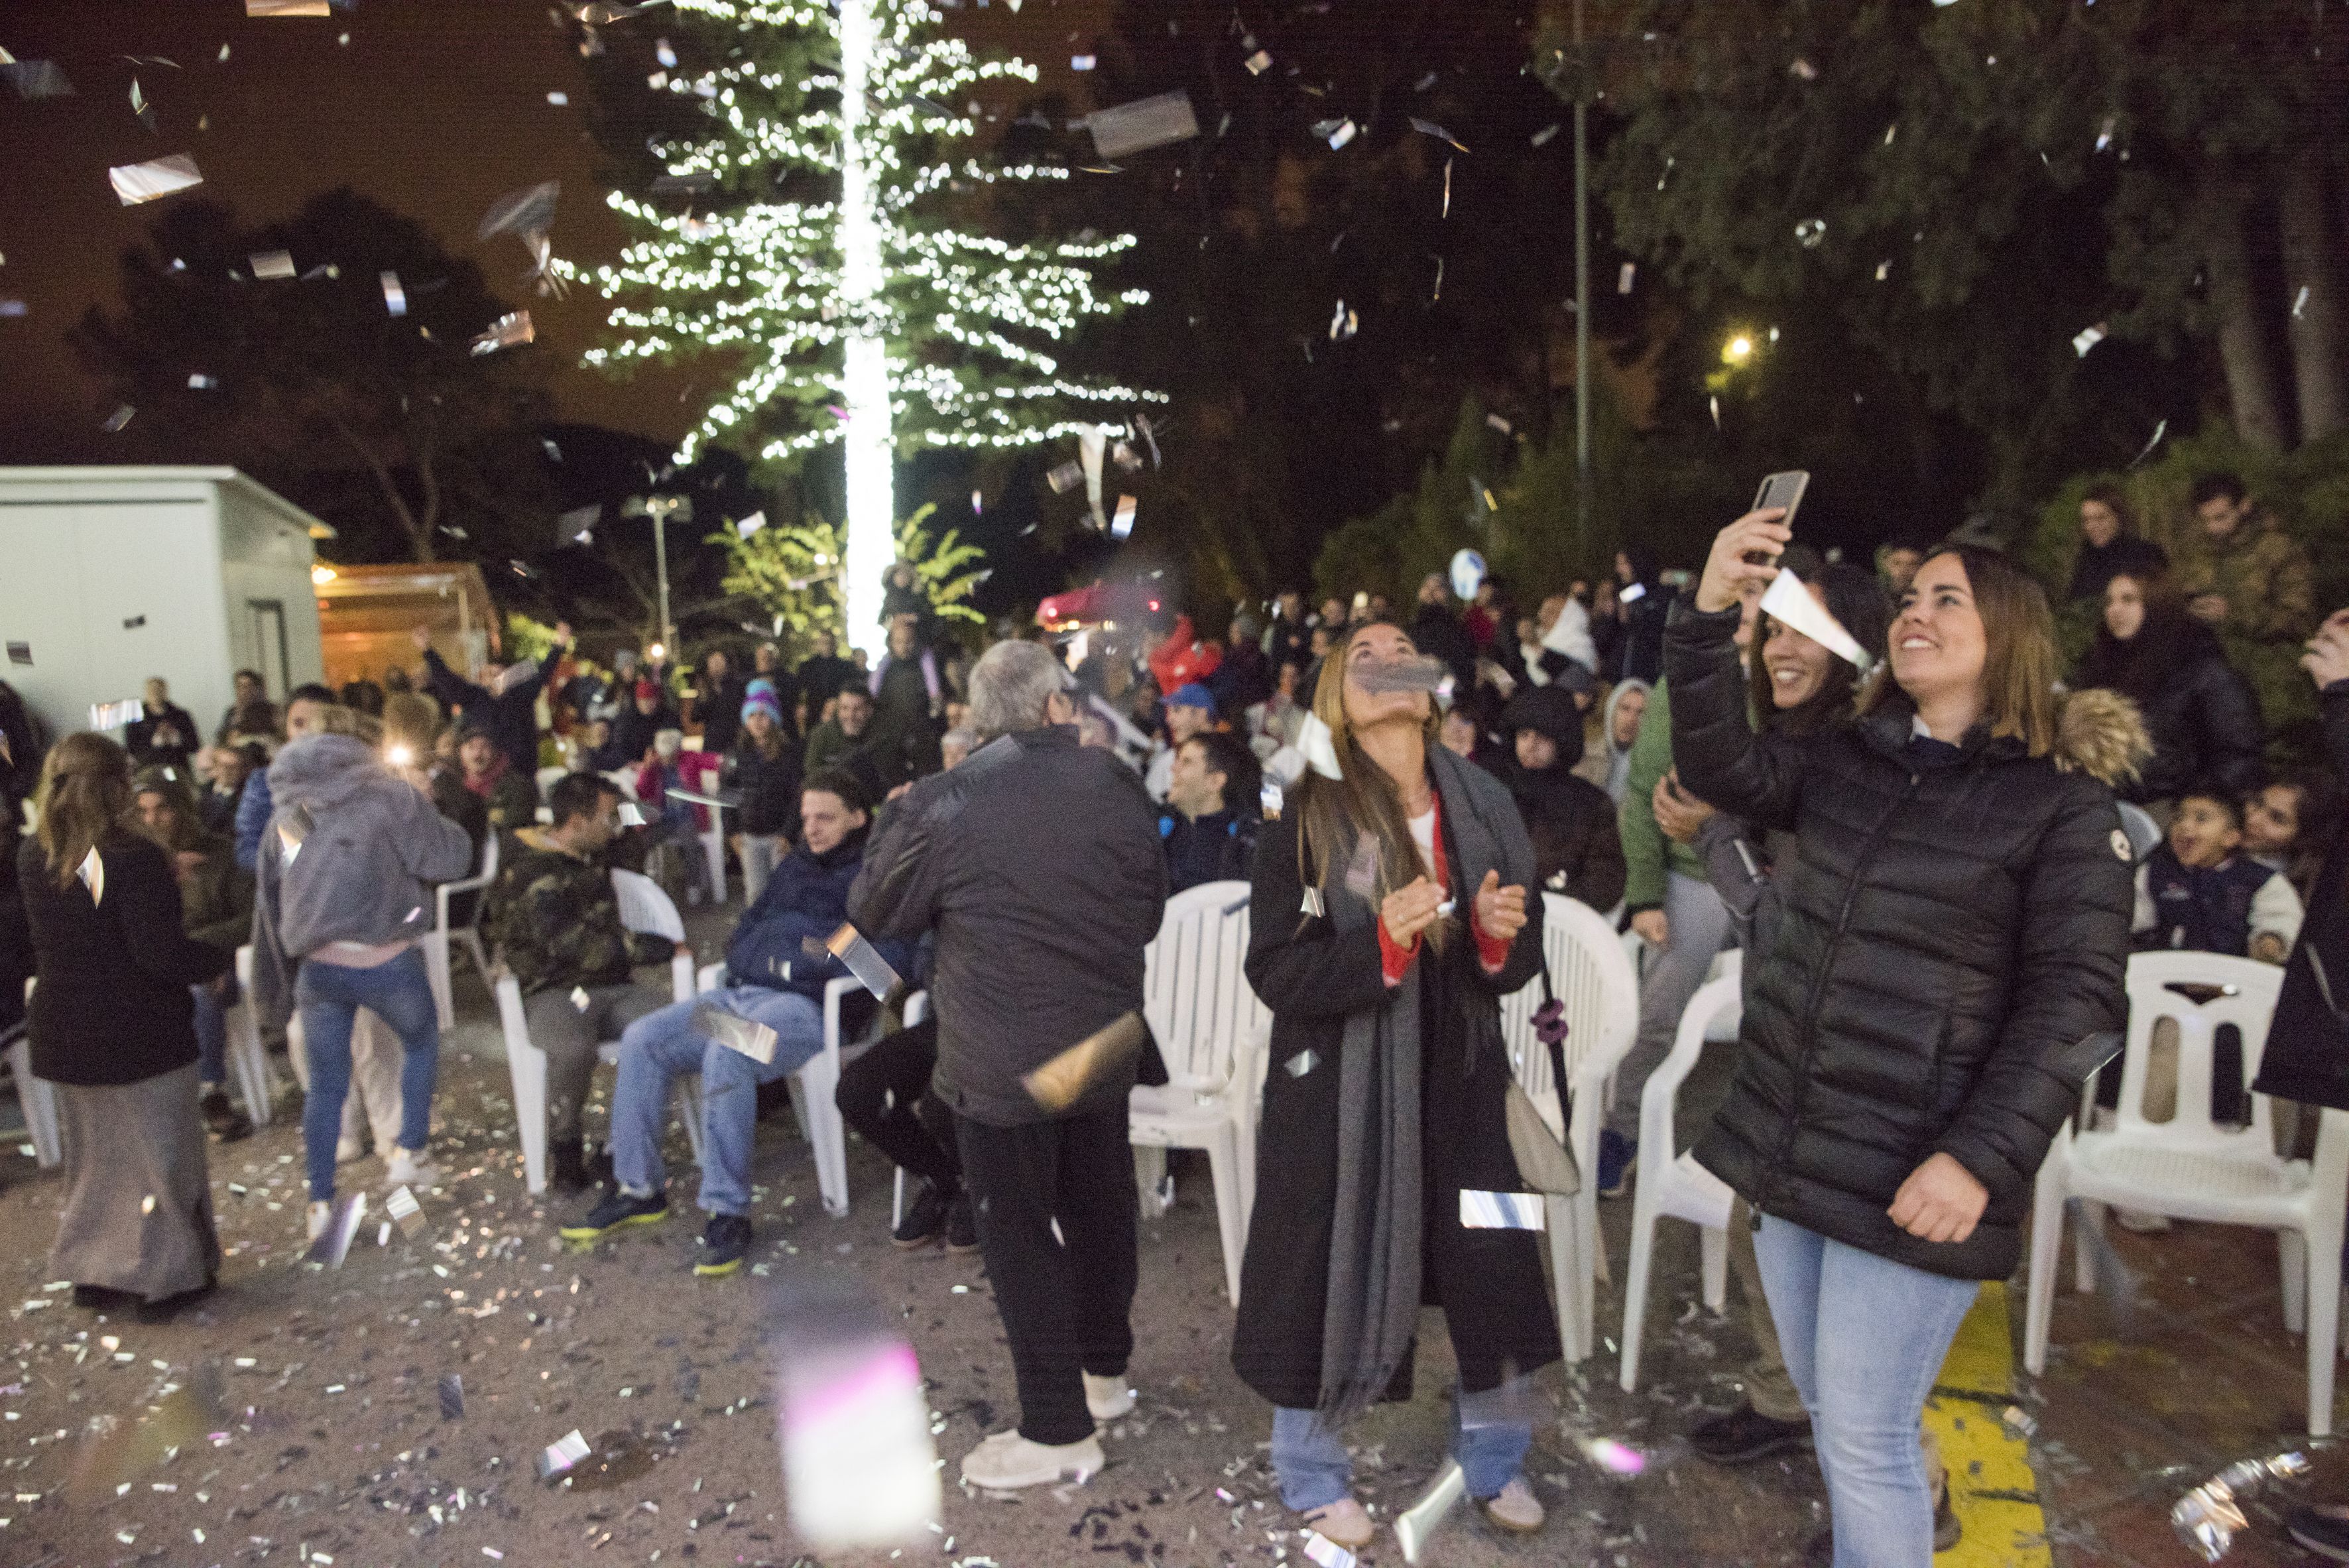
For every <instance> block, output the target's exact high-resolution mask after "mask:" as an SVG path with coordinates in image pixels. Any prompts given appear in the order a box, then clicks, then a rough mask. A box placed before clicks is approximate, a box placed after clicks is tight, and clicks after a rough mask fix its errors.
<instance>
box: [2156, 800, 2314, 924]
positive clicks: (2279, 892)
mask: <svg viewBox="0 0 2349 1568" xmlns="http://www.w3.org/2000/svg"><path fill="white" fill-rule="evenodd" d="M2300 922H2301V903H2300V894H2299V893H2297V892H2293V891H2292V882H2291V881H2290V880H2289V879H2287V878H2286V877H2284V876H2282V874H2280V873H2279V872H2275V871H2273V870H2272V869H2271V868H2270V867H2268V866H2265V865H2262V864H2261V863H2260V862H2259V861H2255V860H2253V859H2252V858H2251V856H2249V855H2247V854H2245V853H2243V809H2242V808H2241V807H2240V805H2238V804H2237V803H2236V802H2235V800H2234V799H2232V798H2231V797H2229V796H2226V795H2223V794H2221V793H2220V792H2218V791H2216V790H2212V789H2199V788H2198V789H2189V790H2188V791H2187V792H2186V793H2185V794H2184V795H2182V796H2180V797H2179V798H2178V815H2177V816H2176V817H2175V818H2174V819H2172V820H2171V821H2170V824H2169V838H2168V842H2166V843H2164V844H2163V845H2162V846H2161V847H2160V848H2159V849H2158V850H2156V851H2153V853H2152V854H2151V855H2149V856H2147V859H2146V862H2145V864H2144V865H2143V866H2141V867H2139V868H2138V869H2137V918H2136V920H2135V922H2134V923H2133V924H2132V926H2131V930H2132V932H2133V933H2134V934H2135V935H2136V938H2137V945H2138V946H2140V947H2153V948H2164V947H2167V948H2183V949H2189V950H2192V951H2196V952H2202V953H2226V954H2233V955H2234V956H2236V957H2238V958H2243V957H2250V958H2256V959H2258V960H2260V961H2261V963H2263V964H2282V962H2283V961H2284V957H2285V955H2286V954H2290V953H2291V951H2292V943H2293V941H2294V940H2295V939H2297V938H2298V937H2299V935H2300Z"/></svg>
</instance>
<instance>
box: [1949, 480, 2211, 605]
mask: <svg viewBox="0 0 2349 1568" xmlns="http://www.w3.org/2000/svg"><path fill="white" fill-rule="evenodd" d="M2168 570H2169V557H2168V554H2167V553H2166V552H2164V551H2163V550H2162V548H2161V546H2159V545H2158V544H2156V543H2155V542H2153V541H2152V540H2150V539H2147V538H2146V537H2145V536H2144V535H2143V534H2142V533H2140V532H2139V531H2137V514H2136V513H2135V512H2133V511H2130V510H2129V503H2128V498H2127V496H2126V495H2123V494H2122V493H2121V487H2120V486H2118V485H2109V484H2100V485H2090V486H2089V487H2088V489H2087V491H2086V493H2085V494H2084V495H2082V496H2081V497H2080V552H2079V553H2078V554H2077V555H2075V556H2074V557H2073V558H2072V585H2071V586H2070V587H2069V588H2068V589H2066V590H2065V591H2064V599H2065V600H2066V602H2068V603H2074V604H2080V603H2093V604H2102V603H2104V602H2105V589H2106V587H2107V586H2108V585H2109V584H2110V583H2112V580H2113V579H2114V578H2116V577H2117V576H2120V575H2122V574H2123V573H2127V575H2128V576H2131V577H2134V578H2136V579H2137V580H2138V581H2139V582H2143V581H2144V580H2145V579H2146V578H2147V577H2149V576H2151V575H2152V574H2153V573H2157V572H2167V571H2168ZM1903 586H1906V584H1905V583H1904V584H1903Z"/></svg>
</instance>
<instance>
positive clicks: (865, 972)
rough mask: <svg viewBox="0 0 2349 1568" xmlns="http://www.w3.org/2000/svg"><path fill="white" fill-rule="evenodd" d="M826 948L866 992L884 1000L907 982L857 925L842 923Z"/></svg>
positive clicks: (826, 944)
mask: <svg viewBox="0 0 2349 1568" xmlns="http://www.w3.org/2000/svg"><path fill="white" fill-rule="evenodd" d="M824 946H825V948H826V949H827V950H828V951H830V953H831V954H832V955H833V957H834V958H837V959H839V960H840V961H841V962H842V963H843V964H845V965H848V972H849V973H850V974H851V975H855V976H856V978H857V979H858V980H859V981H861V982H862V983H863V984H864V988H865V989H866V990H867V991H870V992H872V993H873V995H875V996H877V997H879V998H881V999H882V1000H884V1001H886V1000H888V997H889V994H890V993H891V992H892V991H895V989H896V988H897V987H898V986H899V985H903V984H904V983H905V982H904V981H903V980H902V979H901V978H899V976H898V974H897V972H896V971H895V969H892V968H890V967H889V961H888V960H887V959H885V958H884V957H882V956H881V954H880V950H879V949H877V948H875V947H874V945H873V944H871V943H870V942H867V941H865V940H864V934H863V933H861V932H859V931H858V930H857V929H856V927H854V925H850V924H848V923H845V922H843V923H842V924H841V927H840V929H839V930H838V931H835V932H833V934H832V939H831V940H830V941H828V942H826V943H825V944H824Z"/></svg>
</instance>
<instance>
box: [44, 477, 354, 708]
mask: <svg viewBox="0 0 2349 1568" xmlns="http://www.w3.org/2000/svg"><path fill="white" fill-rule="evenodd" d="M333 537H334V530H333V529H331V528H328V527H327V526H326V524H325V523H323V522H320V521H318V520H317V519H316V518H315V517H312V516H311V515H310V514H309V513H308V512H306V511H303V510H302V509H301V508H300V507H297V506H295V505H294V503H293V502H291V501H289V500H285V497H283V496H280V495H278V494H276V493H274V491H272V490H268V489H266V488H265V487H264V486H262V485H260V484H258V483H256V482H254V480H251V479H249V478H247V477H246V476H245V475H243V474H242V473H239V472H238V471H237V470H236V469H228V468H86V469H32V468H20V469H11V468H0V642H5V644H6V652H7V662H6V664H5V665H0V680H5V681H6V682H8V684H9V685H10V686H14V687H16V691H17V692H18V694H19V695H21V696H23V697H24V698H25V701H26V705H27V706H28V707H31V708H32V710H33V711H34V712H35V713H36V714H37V715H39V716H40V717H41V718H42V719H43V720H44V721H45V722H47V724H48V726H49V727H50V728H51V729H52V730H53V731H54V732H56V733H57V734H59V735H65V734H70V733H71V732H73V731H75V730H78V729H87V728H88V727H89V723H90V713H89V710H90V707H91V706H92V705H93V704H97V703H106V702H123V701H129V700H134V699H136V698H137V697H138V696H140V690H141V687H142V685H143V683H144V682H145V681H146V679H147V677H148V676H162V677H163V678H164V679H165V680H167V681H169V682H170V683H171V700H172V701H173V702H176V703H178V704H179V705H180V706H181V707H184V708H186V709H187V710H188V712H189V713H190V714H191V716H192V717H194V718H195V720H196V722H197V723H198V724H199V725H201V726H202V727H203V728H204V730H205V733H206V734H207V736H209V735H210V733H211V732H212V728H213V727H214V726H216V725H218V724H219V722H220V719H221V716H222V714H224V713H225V712H226V711H227V710H228V707H229V704H230V703H231V702H232V701H233V699H234V695H235V692H234V686H233V679H232V677H233V676H234V674H235V672H236V671H238V670H240V669H254V670H258V671H260V672H261V673H262V675H263V676H264V679H265V680H266V681H267V682H268V685H269V696H270V698H271V699H272V700H273V701H283V700H284V698H285V692H286V688H287V687H288V686H298V685H300V684H301V683H302V682H304V681H315V680H318V679H320V678H322V676H323V675H324V665H323V663H322V661H321V659H320V655H319V647H318V602H317V600H316V597H315V596H314V592H313V589H312V585H311V576H310V568H311V566H312V565H313V563H314V560H313V556H312V542H313V541H315V540H320V539H332V538H333Z"/></svg>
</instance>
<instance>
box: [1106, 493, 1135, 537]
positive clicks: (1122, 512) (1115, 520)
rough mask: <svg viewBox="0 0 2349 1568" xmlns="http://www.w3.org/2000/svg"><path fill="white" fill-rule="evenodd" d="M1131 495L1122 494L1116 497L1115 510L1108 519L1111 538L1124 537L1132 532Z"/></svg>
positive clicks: (1132, 502)
mask: <svg viewBox="0 0 2349 1568" xmlns="http://www.w3.org/2000/svg"><path fill="white" fill-rule="evenodd" d="M1133 511H1134V500H1133V497H1132V496H1130V495H1122V496H1120V497H1118V498H1117V511H1115V512H1114V513H1112V515H1111V517H1110V520H1109V536H1110V537H1111V538H1112V539H1124V538H1127V537H1129V536H1130V535H1132V533H1133Z"/></svg>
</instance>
